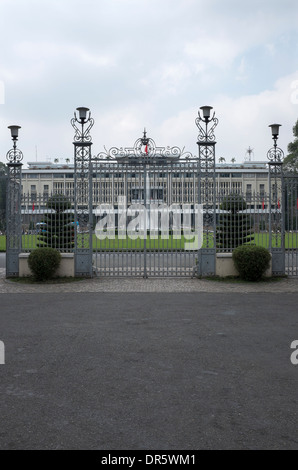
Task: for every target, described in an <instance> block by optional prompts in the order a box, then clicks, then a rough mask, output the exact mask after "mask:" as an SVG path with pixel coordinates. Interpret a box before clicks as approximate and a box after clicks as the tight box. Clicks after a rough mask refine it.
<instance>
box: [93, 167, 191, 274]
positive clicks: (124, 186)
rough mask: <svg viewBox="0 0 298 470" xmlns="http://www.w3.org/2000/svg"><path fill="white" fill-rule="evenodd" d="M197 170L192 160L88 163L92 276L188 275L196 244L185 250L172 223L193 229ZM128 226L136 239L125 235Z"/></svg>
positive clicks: (182, 240)
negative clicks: (92, 230)
mask: <svg viewBox="0 0 298 470" xmlns="http://www.w3.org/2000/svg"><path fill="white" fill-rule="evenodd" d="M198 172H199V166H198V161H197V160H196V161H191V160H185V159H184V160H179V161H178V160H176V161H175V162H169V163H167V161H166V160H163V161H162V162H161V163H159V161H155V162H154V164H153V162H150V161H148V160H147V159H146V160H140V161H137V160H134V161H133V162H132V161H128V162H127V161H126V162H123V163H122V162H121V163H119V161H118V162H117V161H108V160H100V159H98V160H97V161H94V164H93V202H94V204H95V205H94V208H93V212H94V216H95V220H94V227H95V239H96V240H95V252H94V254H93V263H94V270H95V272H96V274H97V275H98V276H141V277H145V278H147V277H154V276H156V277H164V276H191V275H193V273H194V269H195V266H196V263H197V257H198V247H197V245H196V244H193V245H194V246H191V249H189V250H186V249H185V248H186V247H187V248H189V247H188V245H186V243H185V242H186V239H185V238H184V237H185V234H184V233H183V234H182V235H181V232H180V239H179V238H178V237H179V233H178V229H179V227H178V226H177V227H176V226H175V225H174V222H175V221H178V219H179V217H180V219H179V220H180V221H181V227H180V228H181V229H182V230H183V222H185V223H187V224H188V225H187V226H188V227H189V226H191V227H192V229H194V227H193V226H194V223H195V220H194V218H195V210H197V203H198ZM95 206H96V207H95ZM183 209H184V211H186V215H182V210H183ZM173 211H174V212H173ZM162 217H165V219H163V222H162V221H161V218H162ZM188 218H189V219H188ZM189 221H190V223H189ZM167 222H169V233H168V234H167V233H166V230H164V228H165V227H166V226H167ZM108 226H109V228H108ZM134 227H135V228H136V229H137V232H136V233H135V236H136V237H137V238H136V239H132V238H131V235H129V234H130V233H131V231H132V234H133V233H134V232H133V228H134ZM185 232H186V229H185ZM109 235H110V238H109ZM167 235H168V236H167ZM186 236H187V237H189V238H190V237H191V234H190V233H188V234H187V235H186ZM193 240H194V238H193ZM190 241H191V240H190Z"/></svg>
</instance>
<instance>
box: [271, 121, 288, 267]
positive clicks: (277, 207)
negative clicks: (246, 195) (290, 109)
mask: <svg viewBox="0 0 298 470" xmlns="http://www.w3.org/2000/svg"><path fill="white" fill-rule="evenodd" d="M280 126H281V124H271V125H270V126H269V127H271V131H272V138H273V141H274V144H273V147H272V148H271V149H270V150H269V151H268V153H267V158H268V160H269V164H268V165H269V250H270V251H271V255H272V274H273V275H284V274H285V220H284V219H285V218H284V213H285V197H284V178H283V169H282V164H283V158H284V152H283V151H282V149H280V148H279V147H277V139H278V134H279V128H280Z"/></svg>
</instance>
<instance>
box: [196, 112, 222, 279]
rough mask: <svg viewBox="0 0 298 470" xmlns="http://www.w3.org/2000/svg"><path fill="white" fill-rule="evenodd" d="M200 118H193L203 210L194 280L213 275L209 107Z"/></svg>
mask: <svg viewBox="0 0 298 470" xmlns="http://www.w3.org/2000/svg"><path fill="white" fill-rule="evenodd" d="M200 109H201V110H202V116H201V114H200V111H199V117H197V118H196V125H197V127H198V129H199V135H198V142H197V144H198V146H199V175H198V176H199V177H198V196H199V197H198V199H199V201H198V202H199V204H202V206H203V211H204V212H203V220H204V230H203V233H204V237H203V238H204V245H203V247H202V248H201V249H200V250H199V252H198V266H197V273H198V276H208V275H209V276H210V275H214V274H215V263H216V177H215V176H216V175H215V144H216V142H215V135H214V129H215V127H216V126H217V124H218V119H217V118H216V117H215V113H213V115H212V116H211V109H212V106H201V108H200Z"/></svg>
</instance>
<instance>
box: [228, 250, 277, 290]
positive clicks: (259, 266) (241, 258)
mask: <svg viewBox="0 0 298 470" xmlns="http://www.w3.org/2000/svg"><path fill="white" fill-rule="evenodd" d="M232 257H233V261H234V264H235V266H236V268H237V270H238V272H239V275H240V277H241V278H242V279H244V280H245V281H260V280H261V279H262V277H263V276H264V274H265V272H266V271H267V269H268V268H269V266H270V259H271V255H270V252H269V251H268V250H267V249H266V248H263V247H262V246H254V245H243V246H238V247H237V248H235V250H234V251H233V256H232Z"/></svg>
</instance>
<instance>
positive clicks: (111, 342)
mask: <svg viewBox="0 0 298 470" xmlns="http://www.w3.org/2000/svg"><path fill="white" fill-rule="evenodd" d="M0 302H1V303H0V339H1V340H2V341H3V342H4V343H5V348H6V350H5V359H6V361H5V362H6V363H5V365H0V392H1V401H0V420H1V425H0V449H101V450H117V449H118V450H138V449H143V450H198V449H298V407H297V402H298V395H297V390H298V366H295V365H292V364H291V361H290V356H291V353H292V350H291V349H290V345H291V343H292V341H293V340H298V322H297V313H298V312H297V304H298V293H287V294H284V295H281V294H275V293H271V294H268V293H237V292H234V293H206V292H197V293H181V292H180V293H104V292H99V293H95V292H91V293H90V292H89V293H88V292H81V293H66V292H62V293H61V292H60V293H59V292H57V293H54V294H53V293H31V294H28V293H3V294H0Z"/></svg>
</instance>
